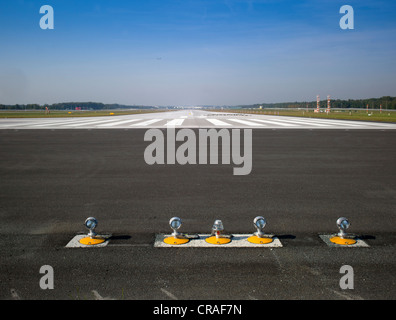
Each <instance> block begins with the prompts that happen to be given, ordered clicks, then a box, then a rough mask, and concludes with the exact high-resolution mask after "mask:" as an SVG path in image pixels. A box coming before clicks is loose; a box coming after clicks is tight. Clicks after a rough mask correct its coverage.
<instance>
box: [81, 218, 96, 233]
mask: <svg viewBox="0 0 396 320" xmlns="http://www.w3.org/2000/svg"><path fill="white" fill-rule="evenodd" d="M84 225H85V227H86V228H88V229H89V233H88V236H89V237H91V238H93V237H95V236H96V232H95V231H94V230H95V228H96V226H97V225H98V220H96V218H94V217H89V218H87V219H86V220H85V222H84Z"/></svg>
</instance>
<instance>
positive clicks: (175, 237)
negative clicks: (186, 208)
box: [164, 217, 190, 245]
mask: <svg viewBox="0 0 396 320" xmlns="http://www.w3.org/2000/svg"><path fill="white" fill-rule="evenodd" d="M181 225H182V220H181V219H180V218H179V217H173V218H172V219H170V220H169V226H170V227H171V229H172V230H173V233H172V235H171V236H170V237H166V238H165V239H164V242H165V243H167V244H172V245H179V244H185V243H187V242H189V241H190V240H189V239H188V238H187V237H185V236H184V235H183V234H181V233H180V232H178V231H177V230H178V229H180V227H181Z"/></svg>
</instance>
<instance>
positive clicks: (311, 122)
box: [282, 119, 331, 127]
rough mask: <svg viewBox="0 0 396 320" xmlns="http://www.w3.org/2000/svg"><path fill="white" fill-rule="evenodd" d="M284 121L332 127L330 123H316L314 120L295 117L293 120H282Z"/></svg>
mask: <svg viewBox="0 0 396 320" xmlns="http://www.w3.org/2000/svg"><path fill="white" fill-rule="evenodd" d="M282 121H284V122H290V123H294V124H301V125H308V126H314V127H331V125H330V124H321V123H315V122H314V121H310V120H300V119H293V120H282Z"/></svg>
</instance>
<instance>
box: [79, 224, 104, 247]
mask: <svg viewBox="0 0 396 320" xmlns="http://www.w3.org/2000/svg"><path fill="white" fill-rule="evenodd" d="M84 225H85V227H87V228H88V229H89V233H88V236H87V237H85V238H82V239H80V243H82V244H85V245H95V244H99V243H103V242H105V241H106V239H104V238H101V237H97V236H96V235H97V234H96V232H95V231H94V230H95V228H96V226H97V225H98V221H97V220H96V219H95V218H94V217H89V218H87V219H86V220H85V223H84Z"/></svg>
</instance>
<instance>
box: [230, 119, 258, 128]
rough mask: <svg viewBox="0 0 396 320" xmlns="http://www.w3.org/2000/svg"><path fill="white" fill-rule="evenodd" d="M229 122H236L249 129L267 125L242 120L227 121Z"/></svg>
mask: <svg viewBox="0 0 396 320" xmlns="http://www.w3.org/2000/svg"><path fill="white" fill-rule="evenodd" d="M227 121H234V122H238V123H241V124H244V125H247V126H249V127H264V126H265V125H263V124H261V123H257V122H252V121H248V120H240V119H227Z"/></svg>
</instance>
